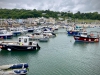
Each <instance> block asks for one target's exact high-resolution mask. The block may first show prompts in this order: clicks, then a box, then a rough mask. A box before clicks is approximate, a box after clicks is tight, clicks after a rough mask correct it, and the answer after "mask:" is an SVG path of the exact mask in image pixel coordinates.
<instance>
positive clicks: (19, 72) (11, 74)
mask: <svg viewBox="0 0 100 75" xmlns="http://www.w3.org/2000/svg"><path fill="white" fill-rule="evenodd" d="M27 72H28V71H27V69H9V70H0V75H26V74H27Z"/></svg>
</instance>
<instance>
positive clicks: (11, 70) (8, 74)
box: [0, 63, 29, 75]
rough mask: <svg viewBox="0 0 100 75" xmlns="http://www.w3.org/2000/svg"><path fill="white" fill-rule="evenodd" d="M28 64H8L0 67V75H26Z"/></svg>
mask: <svg viewBox="0 0 100 75" xmlns="http://www.w3.org/2000/svg"><path fill="white" fill-rule="evenodd" d="M28 67H29V66H28V64H27V63H19V64H9V65H2V66H0V75H26V74H27V73H28Z"/></svg>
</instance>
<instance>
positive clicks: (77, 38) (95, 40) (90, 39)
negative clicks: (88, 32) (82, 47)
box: [74, 36, 99, 42]
mask: <svg viewBox="0 0 100 75" xmlns="http://www.w3.org/2000/svg"><path fill="white" fill-rule="evenodd" d="M74 39H75V41H80V42H99V38H97V37H80V36H74Z"/></svg>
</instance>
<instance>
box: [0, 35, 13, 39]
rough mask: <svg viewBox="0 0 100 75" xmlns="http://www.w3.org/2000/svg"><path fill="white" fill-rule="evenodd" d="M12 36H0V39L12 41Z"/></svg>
mask: <svg viewBox="0 0 100 75" xmlns="http://www.w3.org/2000/svg"><path fill="white" fill-rule="evenodd" d="M12 37H13V35H4V36H0V38H1V39H12Z"/></svg>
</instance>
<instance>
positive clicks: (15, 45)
mask: <svg viewBox="0 0 100 75" xmlns="http://www.w3.org/2000/svg"><path fill="white" fill-rule="evenodd" d="M0 49H1V50H8V51H15V50H17V51H25V50H26V51H29V50H30V51H33V50H39V49H40V46H39V45H38V43H37V42H36V41H33V39H32V38H30V37H27V36H23V37H18V41H17V42H11V41H2V42H1V43H0Z"/></svg>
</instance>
